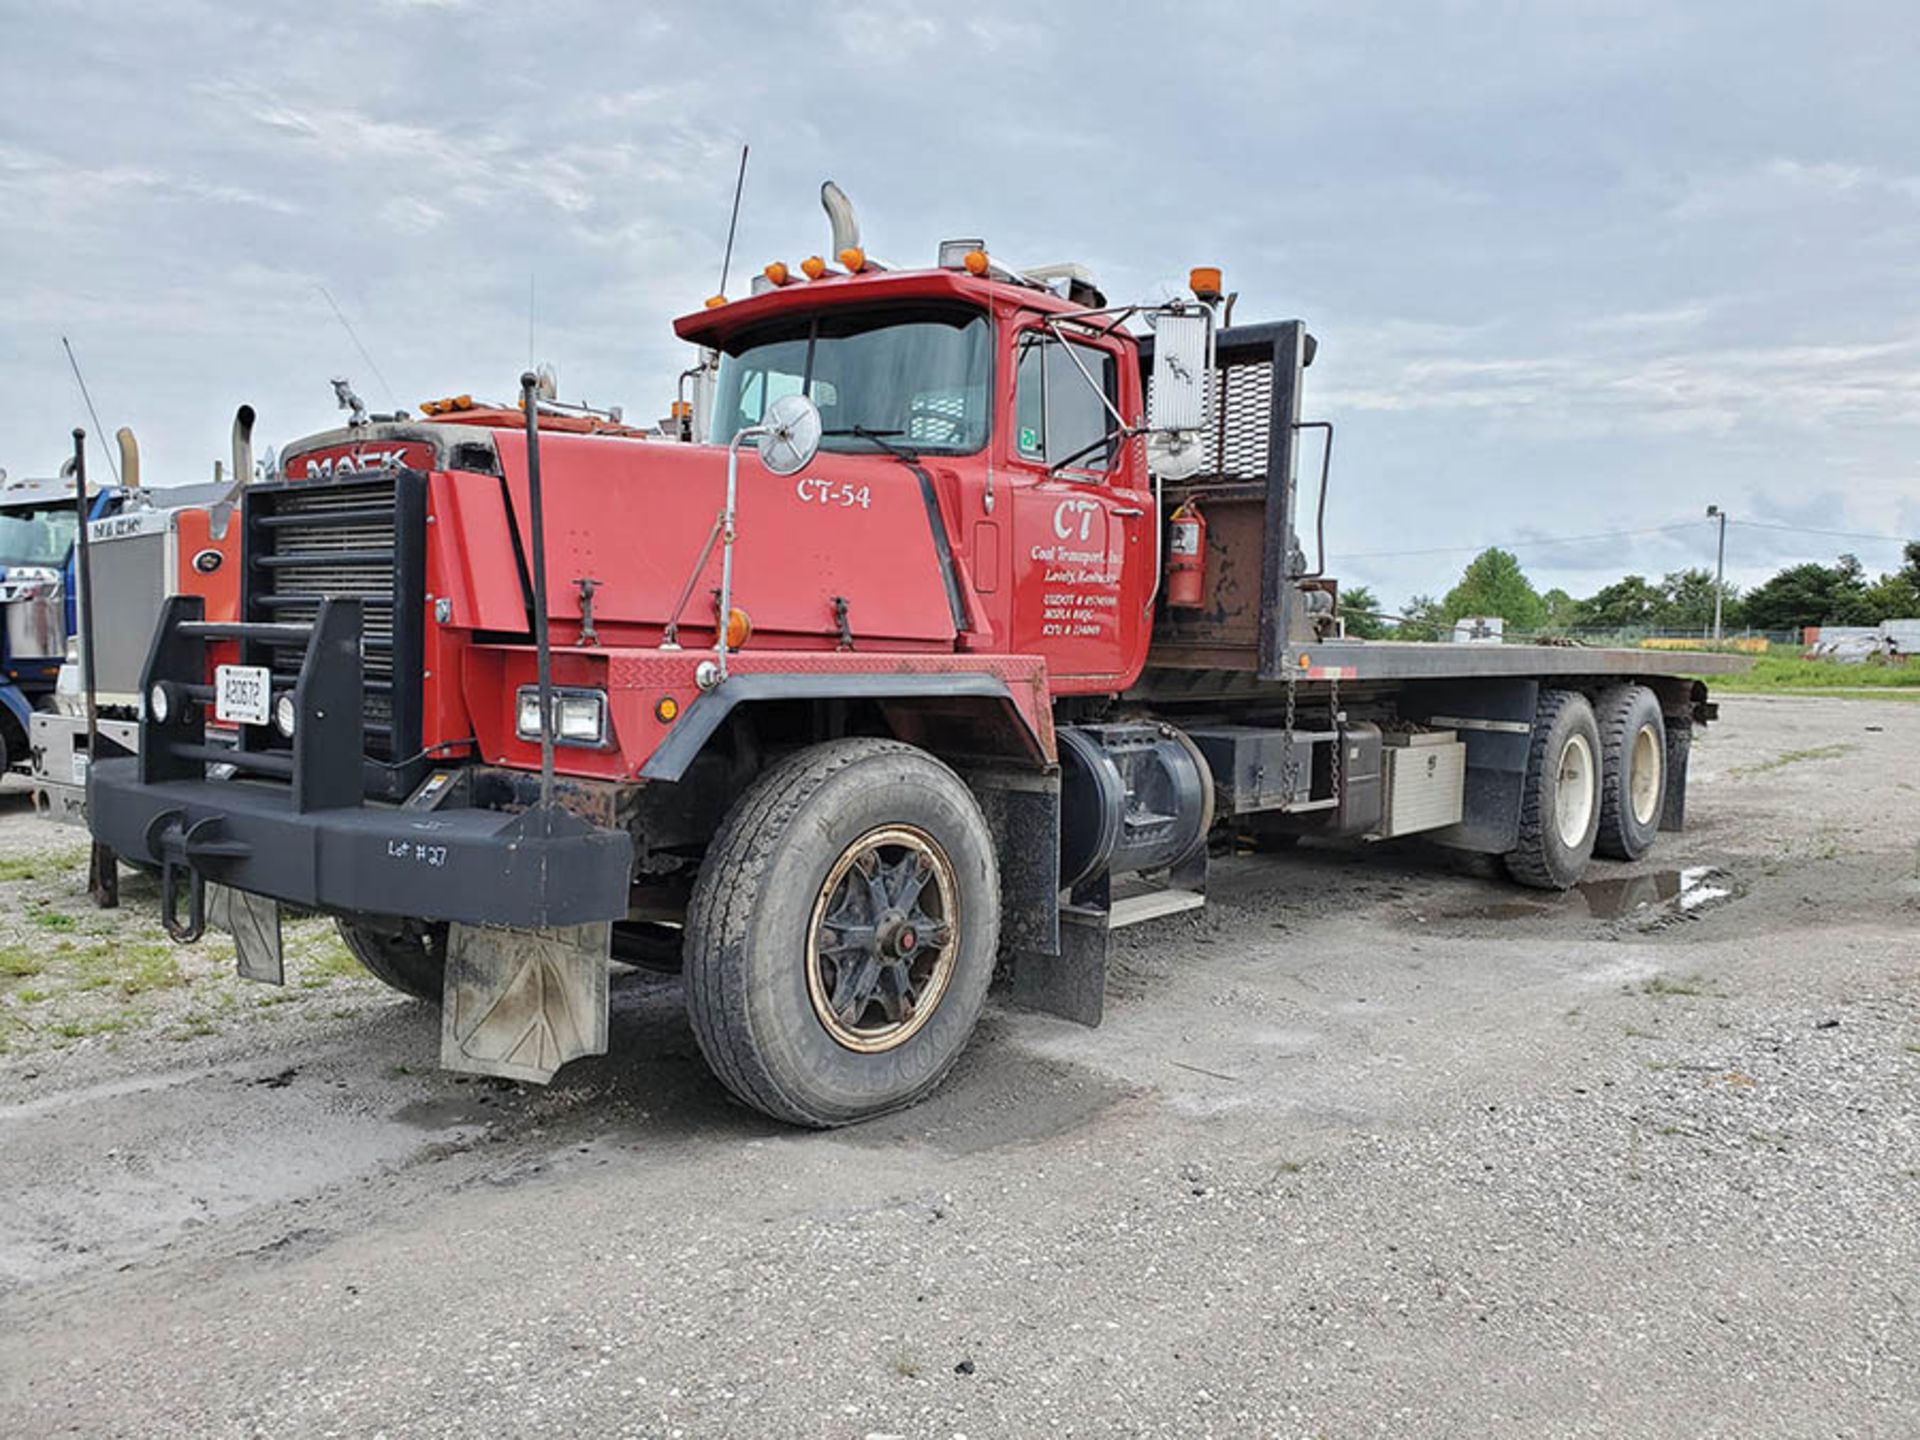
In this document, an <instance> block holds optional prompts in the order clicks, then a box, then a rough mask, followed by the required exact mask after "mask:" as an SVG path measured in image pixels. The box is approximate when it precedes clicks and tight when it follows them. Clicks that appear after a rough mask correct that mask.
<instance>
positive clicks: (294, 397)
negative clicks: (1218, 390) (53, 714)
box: [0, 0, 1920, 607]
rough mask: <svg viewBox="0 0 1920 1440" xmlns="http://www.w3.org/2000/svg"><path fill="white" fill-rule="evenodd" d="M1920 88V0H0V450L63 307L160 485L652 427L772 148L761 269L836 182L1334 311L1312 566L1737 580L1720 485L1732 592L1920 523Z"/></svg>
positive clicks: (1327, 327)
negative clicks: (540, 404) (531, 386)
mask: <svg viewBox="0 0 1920 1440" xmlns="http://www.w3.org/2000/svg"><path fill="white" fill-rule="evenodd" d="M276 17H277V18H276ZM1916 74H1920V11H1916V10H1915V9H1914V7H1913V6H1912V5H1911V3H1909V0H1871V3H1846V0H1830V3H1824V4H1804V5H1802V4H1776V5H1768V6H1755V5H1754V4H1752V3H1751V0H1743V3H1715V0H1693V3H1688V4H1685V5H1675V4H1672V3H1671V0H1660V3H1632V0H1623V3H1617V4H1608V3H1582V4H1555V3H1524V0H1513V3H1481V0H1433V3H1421V4H1393V5H1389V4H1368V3H1361V0H1344V3H1340V0H1327V3H1320V0H1300V3H1285V0H1276V3H1266V4H1259V5H1247V6H1229V5H1222V4H1212V3H1204V0H1192V3H1185V4H1181V5H1178V6H1173V7H1165V8H1162V7H1150V6H1144V5H1131V4H1125V3H1115V0H1106V3H1096V4H1083V3H1071V0H1068V3H1049V4H1046V5H1037V4H1032V3H1028V4H1024V5H1004V4H999V3H995V0H970V3H968V4H966V5H962V6H934V5H930V4H908V3H893V0H839V3H834V4H829V5H820V6H794V5H791V4H788V5H780V6H774V5H763V4H755V3H737V4H729V5H725V6H720V5H710V6H699V5H690V4H685V3H682V4H677V5H672V6H652V5H647V4H632V3H628V4H615V3H608V4H589V3H573V0H547V3H543V4H541V5H539V6H537V7H528V6H521V7H514V8H511V9H510V8H508V7H505V6H495V5H483V4H479V3H471V4H468V3H461V0H333V3H330V4H328V5H326V6H290V5H289V6H264V5H263V6H247V7H241V6H235V5H231V4H213V3H169V0H149V3H146V4H143V5H141V6H138V7H134V6H121V5H105V4H99V5H87V4H74V3H61V0H32V3H27V0H0V297H4V298H3V300H0V466H4V467H5V468H7V469H8V470H9V471H11V473H12V474H13V475H15V476H16V477H17V476H22V475H38V474H48V473H51V472H52V471H53V470H54V469H55V468H56V467H57V466H58V465H59V463H60V461H61V459H62V458H64V456H65V454H66V453H67V452H68V449H69V447H70V443H71V442H70V440H69V439H68V435H69V432H70V431H71V429H72V428H73V426H75V425H85V426H87V427H88V428H89V430H92V429H93V428H94V427H93V424H92V422H91V421H90V420H89V418H88V416H87V413H86V410H85V407H84V405H83V404H82V402H81V398H80V394H79V390H78V387H77V386H76V385H75V382H74V379H73V376H72V374H71V372H70V371H69V369H68V367H67V361H66V356H65V353H64V352H63V350H62V348H61V344H60V341H61V338H62V337H63V336H64V337H67V338H68V339H70V340H71V342H72V344H73V346H74V349H75V352H76V353H77V355H78V357H79V360H80V363H81V366H82V368H83V371H84V374H85V376H86V380H87V383H88V385H89V387H90V388H91V391H92V394H93V399H94V402H95V404H96V406H97V408H98V410H99V412H100V420H101V422H102V424H103V425H104V427H105V429H106V431H107V432H109V433H110V432H111V431H112V430H113V429H115V428H116V427H118V426H120V425H123V424H126V425H131V426H132V427H133V428H134V429H135V431H136V432H137V434H138V435H139V437H140V440H141V447H142V453H143V456H144V464H145V471H146V476H147V479H148V481H149V483H161V484H164V483H186V482H190V481H199V480H203V479H206V478H209V477H210V474H211V470H212V465H213V461H214V459H215V457H216V456H220V455H223V454H224V453H225V451H226V448H227V439H226V437H227V434H228V428H229V426H230V424H231V419H232V415H233V411H234V408H235V407H236V406H237V405H238V404H240V403H241V402H243V401H245V402H248V403H251V404H252V405H253V406H254V407H255V408H256V410H257V411H258V412H259V415H260V421H259V426H258V430H257V432H256V434H257V437H258V439H259V440H260V441H261V442H263V443H266V444H276V443H279V442H283V441H284V440H286V439H288V438H291V437H294V436H298V435H300V434H304V433H308V432H311V431H313V430H317V429H322V428H326V427H328V426H331V425H333V424H335V423H337V421H338V419H339V416H338V415H337V412H336V411H335V410H334V408H333V397H332V392H331V390H330V389H329V386H328V381H329V379H330V378H331V377H332V376H335V375H347V376H350V377H352V379H353V381H354V383H355V385H356V387H357V388H358V389H359V390H360V392H361V393H362V394H363V395H364V396H365V397H366V399H367V400H368V402H369V404H370V405H372V406H373V407H374V408H376V409H381V408H386V407H388V406H390V405H393V404H398V405H403V406H406V407H408V408H413V407H415V406H417V405H418V403H419V402H420V401H422V400H425V399H429V398H432V397H434V396H438V395H444V394H450V393H458V392H462V391H465V392H470V393H473V394H475V395H479V396H493V397H505V396H509V395H511V394H512V392H513V390H514V387H515V385H516V383H517V377H518V376H519V374H520V372H521V371H522V370H523V369H524V368H526V366H527V363H528V360H529V357H530V356H531V358H532V359H534V360H536V361H538V362H543V363H550V364H552V365H553V366H554V368H555V369H556V371H557V372H558V375H559V379H560V390H561V393H562V395H563V397H564V398H568V399H575V400H585V401H590V402H593V403H596V404H620V405H624V406H625V407H626V409H627V412H628V414H629V416H630V417H647V418H649V419H651V418H653V417H657V416H658V415H661V414H663V413H665V409H666V406H667V403H668V401H669V400H670V399H671V398H672V390H673V383H674V377H675V375H676V374H677V373H678V372H679V371H680V370H681V369H682V368H684V367H685V365H686V364H687V363H688V362H689V359H690V355H689V352H688V351H687V350H686V349H685V347H684V346H682V345H681V343H680V342H679V341H677V340H675V339H674V337H673V335H672V332H671V328H670V322H671V319H672V317H673V316H675V315H678V314H681V313H683V312H685V311H688V310H692V309H696V308H698V306H699V304H700V302H701V301H702V300H703V299H704V298H705V297H706V296H708V295H709V294H711V293H713V291H714V288H715V286H716V283H717V281H718V279H719V271H720V262H721V253H722V250H723V247H724V245H725V240H726V229H727V215H728V209H729V205H730V202H731V200H732V194H733V185H734V174H735V166H736V164H737V161H738V156H739V150H740V146H741V145H742V144H743V143H744V144H750V145H751V147H752V154H751V159H750V162H749V167H748V172H747V180H746V191H745V199H744V203H743V207H742V211H741V215H740V223H739V238H738V242H737V247H736V256H735V263H734V267H733V278H732V281H731V287H730V288H731V289H732V291H733V292H734V293H735V294H740V293H744V290H745V286H746V283H747V279H748V278H749V277H750V276H751V275H752V274H753V273H755V272H757V271H758V269H759V268H760V266H761V265H763V264H765V263H766V262H767V261H769V260H772V259H776V258H783V259H785V260H787V261H788V262H789V263H795V262H797V261H798V260H799V259H801V258H803V257H804V256H806V255H808V254H810V253H813V252H816V251H821V250H824V249H825V248H826V245H827V231H826V222H825V219H824V216H823V215H822V213H821V211H820V209H819V205H818V198H817V197H818V190H819V185H820V182H821V181H822V180H823V179H827V178H832V179H834V180H836V181H838V182H839V183H840V185H841V186H842V187H843V188H845V189H846V191H847V192H848V193H849V194H850V195H851V196H852V197H853V200H854V202H855V204H856V205H857V207H858V209H859V212H860V216H861V220H862V225H863V229H864V231H865V239H866V241H867V245H868V248H869V250H870V251H872V252H873V253H875V254H876V255H878V256H882V257H885V258H886V259H887V260H889V261H890V262H891V263H895V264H917V263H931V261H932V258H933V256H934V254H935V251H936V247H937V245H938V243H939V241H940V240H941V239H942V238H945V237H948V236H983V237H985V238H987V240H988V241H989V243H990V245H991V247H992V249H993V251H994V254H995V256H996V258H1004V259H1006V260H1009V261H1012V262H1014V263H1019V264H1042V263H1050V262H1054V261H1059V260H1078V261H1081V262H1083V263H1085V264H1088V265H1090V266H1091V267H1092V268H1093V269H1094V271H1095V272H1096V274H1097V275H1098V276H1099V277H1100V279H1101V282H1102V284H1103V286H1104V288H1105V290H1106V292H1107V293H1108V295H1109V296H1110V297H1113V298H1114V299H1116V300H1118V299H1126V300H1135V299H1138V300H1149V301H1150V300H1155V299H1159V298H1163V297H1165V296H1167V295H1170V294H1174V293H1178V292H1179V291H1180V290H1181V289H1182V287H1183V285H1184V278H1185V276H1186V273H1187V270H1188V268H1189V267H1190V266H1192V265H1196V264H1214V265H1219V266H1221V267H1223V268H1224V270H1225V271H1226V275H1227V283H1228V286H1229V288H1232V289H1237V290H1238V291H1239V293H1240V301H1239V305H1238V309H1237V313H1236V318H1238V319H1240V320H1243V321H1244V320H1262V319H1281V318H1289V317H1293V316H1300V317H1302V318H1304V319H1306V320H1307V321H1308V322H1309V325H1310V327H1311V329H1312V330H1313V332H1314V333H1315V335H1316V336H1317V337H1318V339H1319V341H1320V351H1319V359H1318V361H1317V362H1316V364H1315V365H1314V367H1313V369H1312V371H1311V372H1309V377H1308V387H1307V391H1306V407H1305V408H1306V414H1307V415H1308V416H1309V417H1310V418H1314V419H1328V420H1332V421H1333V422H1334V425H1335V431H1336V439H1335V450H1334V463H1333V480H1332V485H1333V489H1332V492H1331V495H1330V497H1329V507H1328V514H1329V524H1328V531H1329V533H1328V541H1329V550H1330V556H1329V564H1330V567H1331V569H1332V571H1333V572H1334V573H1335V574H1337V575H1339V576H1341V577H1342V578H1343V580H1345V581H1346V582H1347V583H1350V584H1352V583H1359V584H1366V585H1369V586H1371V587H1373V589H1374V590H1375V591H1376V593H1377V594H1378V595H1379V596H1380V597H1381V598H1382V599H1383V601H1384V602H1385V603H1387V604H1388V605H1389V606H1390V607H1391V606H1393V605H1396V604H1398V603H1400V602H1402V601H1404V600H1405V599H1406V598H1407V597H1408V596H1410V595H1412V594H1415V593H1421V592H1425V593H1439V592H1443V591H1444V590H1445V589H1446V588H1447V586H1448V585H1449V584H1450V583H1452V581H1453V580H1454V579H1455V578H1456V577H1457V576H1458V573H1459V570H1460V568H1461V566H1463V565H1464V564H1465V562H1466V561H1467V560H1468V559H1469V558H1471V556H1472V554H1473V553H1474V551H1475V550H1477V549H1478V548H1480V547H1481V546H1483V545H1485V544H1488V543H1494V542H1502V543H1508V544H1509V546H1510V548H1512V549H1514V550H1515V552H1516V553H1517V554H1518V555H1519V556H1520V559H1521V561H1522V563H1523V564H1524V565H1525V566H1526V568H1527V571H1528V573H1529V574H1530V575H1531V576H1532V578H1533V579H1534V581H1535V583H1536V584H1537V585H1538V586H1539V587H1540V588H1541V589H1543V590H1544V589H1546V588H1548V587H1549V586H1559V587H1562V588H1564V589H1566V590H1568V591H1569V592H1570V593H1572V594H1574V595H1587V594H1590V593H1592V592H1593V591H1594V590H1595V589H1597V588H1599V587H1600V586H1601V585H1603V584H1606V583H1608V582H1609V581H1611V580H1613V579H1616V578H1618V577H1619V576H1620V575H1621V574H1622V573H1624V572H1628V571H1633V572H1638V573H1643V574H1648V575H1652V576H1658V575H1660V574H1662V573H1664V572H1666V571H1670V570H1674V569H1677V568H1680V567H1682V566H1686V565H1702V564H1704V565H1711V564H1712V560H1713V545H1714V537H1715V530H1714V526H1713V525H1712V524H1711V523H1710V522H1708V521H1707V520H1706V519H1705V516H1704V512H1705V508H1706V506H1707V505H1709V504H1717V505H1720V506H1722V507H1723V508H1725V509H1726V510H1727V511H1728V512H1729V513H1730V514H1731V515H1732V516H1733V519H1734V521H1735V523H1734V525H1733V527H1732V528H1731V529H1730V530H1729V531H1728V551H1727V572H1728V578H1729V579H1730V580H1732V581H1734V582H1736V583H1738V584H1741V585H1743V586H1744V585H1750V584H1752V583H1755V582H1757V581H1758V580H1761V579H1763V578H1765V577H1766V576H1767V575H1768V574H1771V573H1772V572H1773V571H1774V570H1776V569H1778V568H1779V567H1780V566H1781V565H1783V564H1787V563H1792V562H1797V561H1801V560H1821V561H1831V560H1832V558H1833V557H1834V556H1835V555H1836V554H1838V553H1839V552H1841V551H1843V550H1846V551H1853V552H1855V553H1857V554H1858V555H1859V556H1860V558H1861V560H1862V562H1863V563H1864V564H1865V565H1866V567H1867V569H1868V570H1869V571H1870V572H1874V573H1878V572H1879V571H1881V570H1885V569H1891V568H1894V567H1895V566H1896V564H1897V562H1898V559H1899V545H1898V539H1897V537H1900V536H1920V84H1916V83H1915V80H1914V77H1915V75H1916ZM336 307H337V309H338V315H336V313H335V310H336ZM342 317H344V323H343V319H342ZM356 337H357V339H356ZM363 352H364V353H363ZM1306 443H1307V449H1308V450H1309V451H1310V450H1311V447H1312V445H1313V444H1315V443H1317V441H1316V440H1314V439H1312V438H1309V439H1308V441H1307V442H1306ZM93 455H94V459H93V464H94V466H95V473H96V474H98V473H100V469H101V466H102V461H103V460H104V458H105V456H104V454H103V452H101V451H100V450H98V449H96V450H95V451H94V452H93ZM1314 473H1315V474H1317V468H1316V469H1315V470H1314ZM1820 531H1825V532H1846V533H1845V534H1821V533H1814V532H1820ZM1570 536H1573V537H1597V538H1586V539H1580V540H1577V541H1573V542H1567V541H1565V540H1563V539H1562V538H1561V537H1570Z"/></svg>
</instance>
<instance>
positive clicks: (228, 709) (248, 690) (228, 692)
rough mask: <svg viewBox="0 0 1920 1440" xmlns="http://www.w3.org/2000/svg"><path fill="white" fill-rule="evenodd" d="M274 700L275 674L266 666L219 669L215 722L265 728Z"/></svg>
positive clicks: (215, 683) (215, 680)
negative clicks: (268, 711) (270, 704)
mask: <svg viewBox="0 0 1920 1440" xmlns="http://www.w3.org/2000/svg"><path fill="white" fill-rule="evenodd" d="M272 699H273V673H272V672H271V671H270V670H268V669H267V667H266V666H264V665H216V666H215V667H214V670H213V718H214V719H216V720H224V721H225V722H226V723H227V724H229V725H264V724H266V723H267V706H268V704H269V703H270V702H271V700H272Z"/></svg>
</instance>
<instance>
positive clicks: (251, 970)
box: [207, 885, 287, 985]
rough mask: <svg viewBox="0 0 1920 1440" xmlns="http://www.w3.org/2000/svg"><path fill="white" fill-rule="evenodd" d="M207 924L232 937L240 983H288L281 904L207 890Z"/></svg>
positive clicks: (226, 888) (226, 889) (225, 888)
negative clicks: (281, 927)
mask: <svg viewBox="0 0 1920 1440" xmlns="http://www.w3.org/2000/svg"><path fill="white" fill-rule="evenodd" d="M207 920H208V922H209V923H210V924H211V925H212V926H213V928H214V929H216V930H224V931H226V932H227V934H229V935H231V936H232V937H233V955H234V960H235V962H236V968H237V969H238V970H239V972H240V978H241V979H242V980H264V981H265V982H266V983H267V984H269V985H284V984H286V983H287V966H286V957H285V953H284V952H283V950H282V949H281V945H280V902H279V901H278V900H274V899H270V898H269V897H267V896H265V895H255V894H253V893H252V892H250V891H247V890H235V889H234V888H233V887H232V886H230V885H209V886H207Z"/></svg>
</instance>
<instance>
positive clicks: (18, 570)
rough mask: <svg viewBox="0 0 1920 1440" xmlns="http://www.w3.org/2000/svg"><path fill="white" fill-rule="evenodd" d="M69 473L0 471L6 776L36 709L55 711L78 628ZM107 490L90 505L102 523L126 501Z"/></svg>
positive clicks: (0, 764) (1, 703) (20, 753)
mask: <svg viewBox="0 0 1920 1440" xmlns="http://www.w3.org/2000/svg"><path fill="white" fill-rule="evenodd" d="M70 471H71V467H68V469H67V470H64V471H63V472H62V473H61V474H60V475H59V476H58V477H57V478H55V479H51V480H32V479H20V480H8V479H6V478H5V475H6V472H5V471H0V772H4V771H6V770H12V769H18V768H21V767H23V766H25V764H26V762H27V757H28V734H29V730H30V725H31V718H32V715H33V712H34V711H35V710H40V709H46V708H49V707H50V706H51V704H52V701H53V692H54V686H55V684H56V683H57V681H58V680H59V676H60V666H61V664H62V662H63V661H64V660H65V659H66V655H67V641H68V638H69V637H70V636H72V635H73V634H74V633H75V631H76V630H77V628H78V613H77V602H76V596H77V593H78V587H77V585H76V584H75V574H74V571H75V563H76V562H75V557H74V537H75V535H76V534H77V533H78V531H79V528H80V526H79V516H78V515H77V514H76V513H75V507H74V481H73V476H72V474H71V473H70ZM124 493H125V492H123V491H122V490H120V489H119V488H118V487H107V488H104V489H102V490H101V491H100V493H99V494H98V495H97V496H95V497H94V499H93V501H92V503H91V504H90V505H89V507H88V514H89V518H91V519H95V520H97V519H100V518H101V517H102V516H106V515H111V514H113V513H114V512H115V511H116V510H118V509H119V508H120V505H121V503H122V499H123V496H124Z"/></svg>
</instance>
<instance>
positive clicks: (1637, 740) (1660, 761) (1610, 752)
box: [1593, 685, 1667, 860]
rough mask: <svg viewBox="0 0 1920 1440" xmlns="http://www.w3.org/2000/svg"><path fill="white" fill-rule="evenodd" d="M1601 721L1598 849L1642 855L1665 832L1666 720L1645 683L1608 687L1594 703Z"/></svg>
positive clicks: (1620, 855) (1623, 856) (1617, 855)
mask: <svg viewBox="0 0 1920 1440" xmlns="http://www.w3.org/2000/svg"><path fill="white" fill-rule="evenodd" d="M1595 718H1596V719H1597V720H1598V722H1599V725H1600V833H1599V836H1598V837H1597V838H1596V839H1595V841H1594V847H1593V848H1594V849H1595V850H1596V851H1598V852H1599V853H1600V854H1602V855H1606V856H1609V857H1611V858H1612V859H1615V860H1638V859H1639V858H1640V857H1641V856H1642V855H1645V854H1646V853H1647V852H1648V851H1649V850H1651V849H1652V848H1653V842H1654V841H1655V840H1656V839H1657V838H1658V837H1659V834H1660V816H1661V814H1662V812H1663V811H1664V810H1665V809H1666V803H1667V722H1666V717H1665V716H1663V715H1662V714H1661V713H1660V701H1659V700H1658V699H1657V698H1656V697H1655V696H1654V693H1653V692H1652V691H1651V690H1649V689H1647V687H1646V686H1644V685H1621V686H1617V687H1615V688H1614V689H1612V690H1609V691H1607V692H1606V693H1605V694H1604V695H1602V696H1601V697H1600V702H1599V704H1598V705H1597V706H1596V707H1595Z"/></svg>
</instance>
